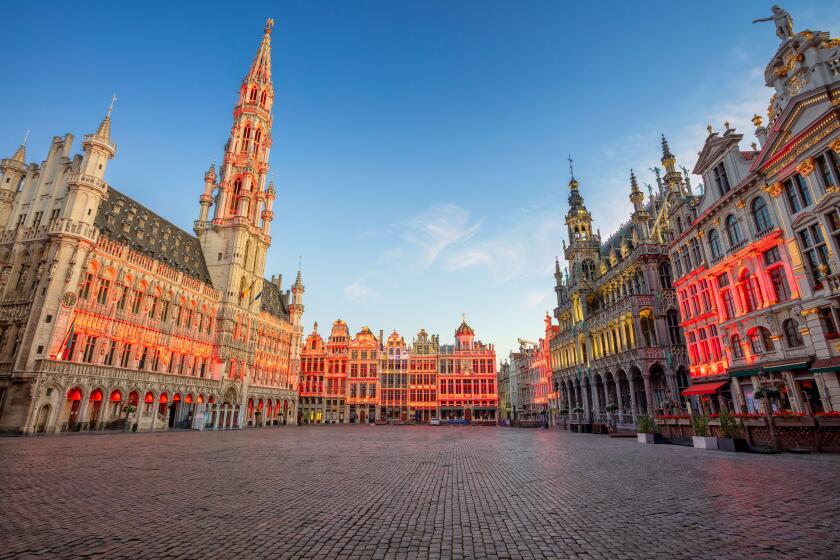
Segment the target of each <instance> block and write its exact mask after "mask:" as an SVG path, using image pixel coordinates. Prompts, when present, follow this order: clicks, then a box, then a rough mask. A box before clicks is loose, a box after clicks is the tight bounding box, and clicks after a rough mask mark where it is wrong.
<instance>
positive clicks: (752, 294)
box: [738, 270, 762, 313]
mask: <svg viewBox="0 0 840 560" xmlns="http://www.w3.org/2000/svg"><path fill="white" fill-rule="evenodd" d="M738 287H739V288H740V290H741V301H742V302H743V304H744V310H745V311H746V312H747V313H750V312H751V311H755V310H756V309H758V308H759V307H760V306H761V303H762V301H761V289H760V288H759V287H758V279H757V278H756V277H755V276H753V275H752V274H750V272H749V271H748V270H745V271H744V272H743V273H741V279H740V281H739V286H738Z"/></svg>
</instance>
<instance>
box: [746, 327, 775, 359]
mask: <svg viewBox="0 0 840 560" xmlns="http://www.w3.org/2000/svg"><path fill="white" fill-rule="evenodd" d="M749 340H750V351H751V352H752V353H753V354H764V353H765V352H772V351H773V340H772V339H771V338H770V331H768V330H767V329H765V328H764V327H758V328H756V329H755V330H753V331H752V332H751V333H750V335H749Z"/></svg>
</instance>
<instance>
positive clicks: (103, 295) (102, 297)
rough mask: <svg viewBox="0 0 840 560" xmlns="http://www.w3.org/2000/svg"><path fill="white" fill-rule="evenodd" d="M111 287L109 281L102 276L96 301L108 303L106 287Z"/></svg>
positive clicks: (102, 303)
mask: <svg viewBox="0 0 840 560" xmlns="http://www.w3.org/2000/svg"><path fill="white" fill-rule="evenodd" d="M110 287H111V281H110V280H108V279H107V278H103V279H102V280H100V282H99V291H98V292H97V294H96V303H98V304H99V305H105V304H106V303H108V289H109V288H110Z"/></svg>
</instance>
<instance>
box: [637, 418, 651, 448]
mask: <svg viewBox="0 0 840 560" xmlns="http://www.w3.org/2000/svg"><path fill="white" fill-rule="evenodd" d="M636 432H637V433H636V438H637V439H638V440H639V443H656V422H654V421H653V418H651V417H650V416H647V415H642V416H639V417H638V418H637V419H636Z"/></svg>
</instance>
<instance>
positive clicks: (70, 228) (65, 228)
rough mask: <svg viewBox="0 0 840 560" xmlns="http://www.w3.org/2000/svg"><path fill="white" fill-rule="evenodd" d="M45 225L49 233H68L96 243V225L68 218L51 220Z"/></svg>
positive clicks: (97, 233)
mask: <svg viewBox="0 0 840 560" xmlns="http://www.w3.org/2000/svg"><path fill="white" fill-rule="evenodd" d="M47 227H48V230H49V234H50V235H69V236H72V237H79V238H81V239H84V240H87V241H90V242H91V243H96V241H97V239H99V230H98V229H97V228H96V227H94V226H93V225H89V224H86V223H84V222H79V221H76V220H70V219H68V218H58V219H55V220H51V221H50V223H49V225H48V226H47Z"/></svg>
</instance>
